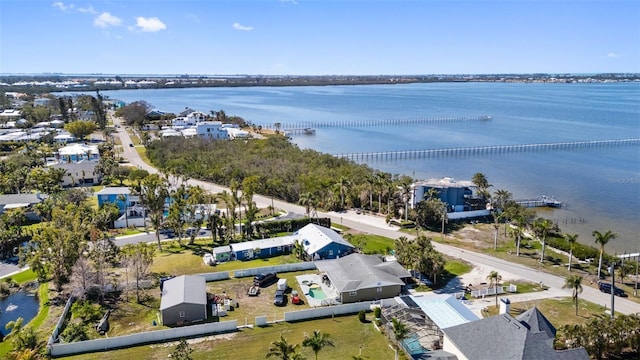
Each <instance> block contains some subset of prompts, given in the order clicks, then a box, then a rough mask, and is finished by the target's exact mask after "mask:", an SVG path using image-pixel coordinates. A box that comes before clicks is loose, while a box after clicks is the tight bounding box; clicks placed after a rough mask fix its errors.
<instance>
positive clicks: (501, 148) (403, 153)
mask: <svg viewBox="0 0 640 360" xmlns="http://www.w3.org/2000/svg"><path fill="white" fill-rule="evenodd" d="M639 144H640V139H616V140H593V141H571V142H558V143H540V144H524V145H496V146H475V147H459V148H444V149H426V150H398V151H379V152H362V153H344V154H334V156H335V157H339V158H346V159H351V160H354V161H368V160H398V159H418V158H425V157H449V156H469V155H488V154H507V153H514V152H529V151H543V150H573V149H591V148H598V147H606V146H623V145H639Z"/></svg>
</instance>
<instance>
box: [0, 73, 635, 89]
mask: <svg viewBox="0 0 640 360" xmlns="http://www.w3.org/2000/svg"><path fill="white" fill-rule="evenodd" d="M461 82H496V83H553V84H556V83H561V84H575V83H602V82H640V73H628V74H626V73H616V74H612V73H607V74H478V75H473V74H466V75H464V74H463V75H437V74H436V75H323V76H312V75H302V76H298V75H103V74H2V75H0V92H26V93H49V92H65V91H107V90H133V89H176V88H215V87H228V88H232V87H256V86H273V87H284V86H338V85H342V86H347V85H395V84H415V83H461Z"/></svg>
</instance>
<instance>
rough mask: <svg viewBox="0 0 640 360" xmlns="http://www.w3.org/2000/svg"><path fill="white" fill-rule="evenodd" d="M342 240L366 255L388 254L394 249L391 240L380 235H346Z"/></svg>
mask: <svg viewBox="0 0 640 360" xmlns="http://www.w3.org/2000/svg"><path fill="white" fill-rule="evenodd" d="M344 238H345V240H347V241H349V242H350V243H351V244H353V245H354V246H355V247H357V248H360V249H362V252H363V253H365V254H368V255H372V254H381V255H384V254H388V253H389V252H390V251H391V250H393V249H394V248H395V244H394V240H393V239H391V238H388V237H384V236H380V235H369V234H346V235H345V236H344Z"/></svg>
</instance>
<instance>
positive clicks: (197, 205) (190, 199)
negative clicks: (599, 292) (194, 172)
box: [184, 186, 211, 245]
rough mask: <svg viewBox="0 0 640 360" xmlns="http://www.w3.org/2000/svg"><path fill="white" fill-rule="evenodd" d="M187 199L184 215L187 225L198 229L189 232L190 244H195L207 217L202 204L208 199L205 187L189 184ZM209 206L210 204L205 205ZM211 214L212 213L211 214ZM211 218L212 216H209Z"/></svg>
mask: <svg viewBox="0 0 640 360" xmlns="http://www.w3.org/2000/svg"><path fill="white" fill-rule="evenodd" d="M186 195H187V200H186V204H185V211H184V217H185V221H186V223H187V226H189V227H190V228H193V229H196V230H197V231H192V232H191V234H189V245H193V243H194V242H195V241H196V236H197V235H198V230H199V229H200V228H201V227H202V223H203V222H204V219H205V213H206V211H203V209H202V206H203V203H204V202H205V200H206V196H205V192H204V189H203V188H201V187H200V186H189V187H188V188H187V194H186ZM204 206H206V207H207V208H209V204H206V205H204ZM209 215H210V214H209ZM209 218H211V216H209Z"/></svg>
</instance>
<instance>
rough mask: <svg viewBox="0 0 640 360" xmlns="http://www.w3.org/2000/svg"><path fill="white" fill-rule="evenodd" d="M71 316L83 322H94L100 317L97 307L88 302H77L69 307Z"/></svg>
mask: <svg viewBox="0 0 640 360" xmlns="http://www.w3.org/2000/svg"><path fill="white" fill-rule="evenodd" d="M71 313H72V314H73V316H76V317H79V318H80V319H82V320H83V321H84V322H95V321H97V320H98V319H100V318H101V317H102V314H101V312H100V307H99V306H94V305H93V304H91V303H90V302H89V301H77V302H75V303H73V305H71Z"/></svg>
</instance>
